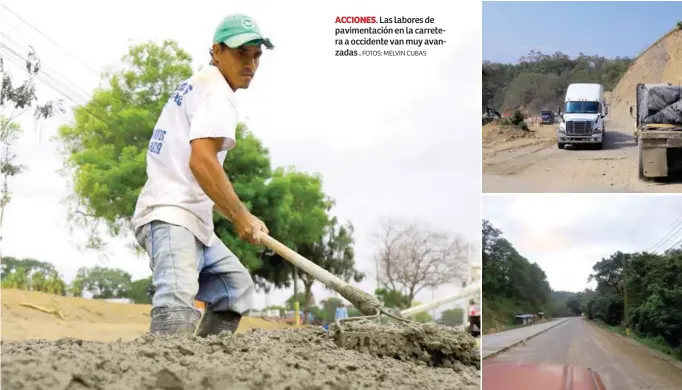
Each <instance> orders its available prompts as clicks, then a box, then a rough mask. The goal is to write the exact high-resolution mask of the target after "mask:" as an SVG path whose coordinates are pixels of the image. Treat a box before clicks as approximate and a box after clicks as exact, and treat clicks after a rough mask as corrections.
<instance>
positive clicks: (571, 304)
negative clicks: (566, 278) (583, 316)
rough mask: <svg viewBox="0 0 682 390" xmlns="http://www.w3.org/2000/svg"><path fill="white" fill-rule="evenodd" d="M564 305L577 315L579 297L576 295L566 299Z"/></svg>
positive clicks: (578, 311) (578, 313)
mask: <svg viewBox="0 0 682 390" xmlns="http://www.w3.org/2000/svg"><path fill="white" fill-rule="evenodd" d="M566 307H567V308H568V310H569V311H570V312H571V314H573V315H574V316H579V315H580V313H581V311H580V299H579V298H578V297H574V298H571V299H569V300H567V301H566Z"/></svg>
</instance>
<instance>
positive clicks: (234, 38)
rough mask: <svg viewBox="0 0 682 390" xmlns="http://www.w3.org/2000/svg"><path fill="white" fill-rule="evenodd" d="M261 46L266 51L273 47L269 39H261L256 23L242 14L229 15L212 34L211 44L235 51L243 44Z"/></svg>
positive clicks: (261, 35)
mask: <svg viewBox="0 0 682 390" xmlns="http://www.w3.org/2000/svg"><path fill="white" fill-rule="evenodd" d="M252 42H253V43H255V44H261V43H262V44H263V45H265V47H266V48H268V49H273V48H274V47H275V46H274V45H273V44H272V42H271V41H270V39H268V38H265V37H263V34H262V33H261V31H260V28H258V25H257V24H256V21H255V20H253V19H252V18H251V17H249V16H247V15H244V14H235V15H230V16H228V17H226V18H225V19H223V21H222V22H220V24H219V25H218V28H216V30H215V34H213V43H224V44H226V45H227V47H229V48H230V49H236V48H238V47H240V46H242V45H243V44H245V43H252Z"/></svg>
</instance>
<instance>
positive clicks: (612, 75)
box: [482, 50, 633, 115]
mask: <svg viewBox="0 0 682 390" xmlns="http://www.w3.org/2000/svg"><path fill="white" fill-rule="evenodd" d="M632 62H633V60H632V59H631V58H621V57H617V58H614V59H608V58H604V57H601V56H598V55H586V54H583V53H580V54H579V55H578V56H577V57H574V58H571V57H570V56H568V55H567V54H565V53H562V52H556V53H554V54H544V53H542V52H539V51H534V50H531V51H530V53H528V55H526V56H524V57H521V59H520V60H519V62H518V63H516V64H503V63H495V62H490V61H484V62H483V105H482V107H483V108H485V107H486V106H489V107H491V108H494V109H496V110H498V111H500V112H512V111H514V110H521V112H522V113H524V114H526V115H537V113H538V111H540V110H543V109H547V110H552V111H556V110H557V108H558V107H560V106H562V105H563V100H564V94H565V92H566V88H567V87H568V85H569V84H571V83H581V82H591V83H601V84H603V85H604V88H605V89H606V90H607V91H611V90H613V88H615V86H616V84H618V81H619V80H620V79H621V77H622V76H623V75H624V74H625V72H626V71H627V70H628V68H629V66H630V65H631V64H632Z"/></svg>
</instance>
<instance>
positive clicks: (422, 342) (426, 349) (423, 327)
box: [330, 320, 481, 370]
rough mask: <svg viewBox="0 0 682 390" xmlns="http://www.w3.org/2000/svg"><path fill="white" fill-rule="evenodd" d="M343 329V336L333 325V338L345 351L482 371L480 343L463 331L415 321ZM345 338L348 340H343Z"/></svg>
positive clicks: (358, 324)
mask: <svg viewBox="0 0 682 390" xmlns="http://www.w3.org/2000/svg"><path fill="white" fill-rule="evenodd" d="M341 327H342V331H341V332H340V331H339V329H338V327H337V326H336V324H334V325H332V326H331V327H330V334H331V335H332V336H333V337H335V340H339V341H341V344H340V345H342V346H344V347H345V348H349V349H355V350H358V351H363V352H365V353H371V354H374V355H378V356H386V357H392V358H395V359H399V360H405V361H413V362H415V363H418V364H426V365H428V366H432V367H447V368H453V369H456V370H460V369H462V368H463V366H473V367H476V368H480V367H481V351H480V349H479V347H478V344H477V343H476V339H475V338H473V337H472V336H471V335H470V334H468V333H466V332H464V331H462V330H459V329H455V328H452V327H446V326H441V325H436V324H422V323H419V322H413V321H410V322H392V323H388V324H381V323H377V322H373V321H369V320H352V321H343V322H341ZM341 335H344V336H345V337H346V338H345V339H341ZM363 335H367V336H363ZM354 336H356V337H354Z"/></svg>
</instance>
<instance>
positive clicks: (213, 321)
mask: <svg viewBox="0 0 682 390" xmlns="http://www.w3.org/2000/svg"><path fill="white" fill-rule="evenodd" d="M241 319H242V315H241V314H239V313H235V312H233V311H213V310H211V309H209V308H208V307H207V308H206V310H205V311H204V317H203V318H202V319H201V322H200V323H199V330H198V331H197V336H199V337H206V336H210V335H217V334H219V333H220V332H222V331H227V332H229V333H234V332H236V331H237V328H238V327H239V321H241Z"/></svg>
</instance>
